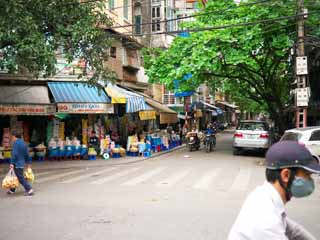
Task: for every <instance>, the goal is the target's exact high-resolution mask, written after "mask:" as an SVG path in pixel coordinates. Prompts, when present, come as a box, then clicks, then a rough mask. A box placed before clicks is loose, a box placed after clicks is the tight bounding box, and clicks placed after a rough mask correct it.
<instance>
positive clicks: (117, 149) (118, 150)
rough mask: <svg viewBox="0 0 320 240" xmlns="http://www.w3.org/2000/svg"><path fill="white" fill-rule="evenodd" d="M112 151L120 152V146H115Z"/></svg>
mask: <svg viewBox="0 0 320 240" xmlns="http://www.w3.org/2000/svg"><path fill="white" fill-rule="evenodd" d="M112 152H113V153H120V148H113V149H112Z"/></svg>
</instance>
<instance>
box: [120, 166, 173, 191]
mask: <svg viewBox="0 0 320 240" xmlns="http://www.w3.org/2000/svg"><path fill="white" fill-rule="evenodd" d="M165 169H167V167H159V168H156V169H154V170H152V171H149V172H147V173H145V174H142V175H141V176H138V177H136V178H133V179H131V180H129V181H127V182H125V183H123V184H121V185H125V186H134V185H137V184H139V183H142V182H144V181H146V180H148V179H149V178H151V177H153V176H154V175H157V174H159V173H161V172H162V171H164V170H165Z"/></svg>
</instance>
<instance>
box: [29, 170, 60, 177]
mask: <svg viewBox="0 0 320 240" xmlns="http://www.w3.org/2000/svg"><path fill="white" fill-rule="evenodd" d="M53 172H55V171H47V172H40V173H37V172H33V174H34V176H35V177H38V176H43V175H47V174H49V173H53Z"/></svg>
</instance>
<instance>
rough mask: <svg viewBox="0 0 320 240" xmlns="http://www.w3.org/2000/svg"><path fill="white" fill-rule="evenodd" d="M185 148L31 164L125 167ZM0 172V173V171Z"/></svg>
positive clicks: (43, 167) (43, 166) (44, 166)
mask: <svg viewBox="0 0 320 240" xmlns="http://www.w3.org/2000/svg"><path fill="white" fill-rule="evenodd" d="M183 148H185V145H184V144H183V145H181V146H178V147H175V148H173V149H170V150H168V151H162V152H158V153H153V154H152V156H151V157H141V156H139V157H128V156H126V157H122V158H109V159H108V160H104V159H101V158H99V159H97V160H94V161H90V160H67V161H44V162H36V161H34V162H33V163H32V169H33V170H36V171H38V170H50V169H55V170H56V169H71V168H73V169H76V168H83V167H87V168H89V167H90V168H97V167H101V166H106V165H125V164H130V163H136V162H141V161H146V160H149V159H153V158H156V157H159V156H161V155H164V154H168V153H171V152H174V151H178V150H181V149H183ZM7 165H8V164H0V166H2V167H1V168H2V169H7ZM0 172H1V171H0Z"/></svg>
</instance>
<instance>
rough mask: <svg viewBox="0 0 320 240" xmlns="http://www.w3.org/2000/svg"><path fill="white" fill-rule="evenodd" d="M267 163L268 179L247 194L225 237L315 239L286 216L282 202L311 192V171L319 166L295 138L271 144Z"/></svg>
mask: <svg viewBox="0 0 320 240" xmlns="http://www.w3.org/2000/svg"><path fill="white" fill-rule="evenodd" d="M266 162H267V169H266V179H267V181H266V182H265V183H264V184H263V185H262V186H259V187H257V188H256V189H255V190H254V191H253V192H252V193H251V194H250V195H249V196H248V197H247V199H246V201H245V203H244V205H243V206H242V209H241V211H240V213H239V215H238V217H237V219H236V221H235V223H234V225H233V227H232V229H231V231H230V233H229V237H228V240H267V239H268V240H270V239H277V240H316V238H315V237H313V236H312V235H311V234H310V233H309V232H308V231H306V230H305V229H304V228H303V227H302V226H300V225H299V224H297V223H295V222H294V221H292V220H290V219H289V218H288V217H287V215H286V212H285V204H286V203H288V202H289V201H290V199H291V198H292V197H296V198H302V197H307V196H309V195H311V194H312V192H313V191H314V188H315V186H314V181H313V179H312V177H311V174H312V173H317V174H319V173H320V165H319V164H318V162H317V161H316V160H315V159H314V158H313V157H312V155H311V153H310V152H309V151H308V150H307V149H306V148H305V147H304V146H302V145H300V144H298V143H297V142H294V141H282V142H279V143H277V144H275V145H273V146H272V147H271V148H270V149H269V151H268V152H267V155H266Z"/></svg>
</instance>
